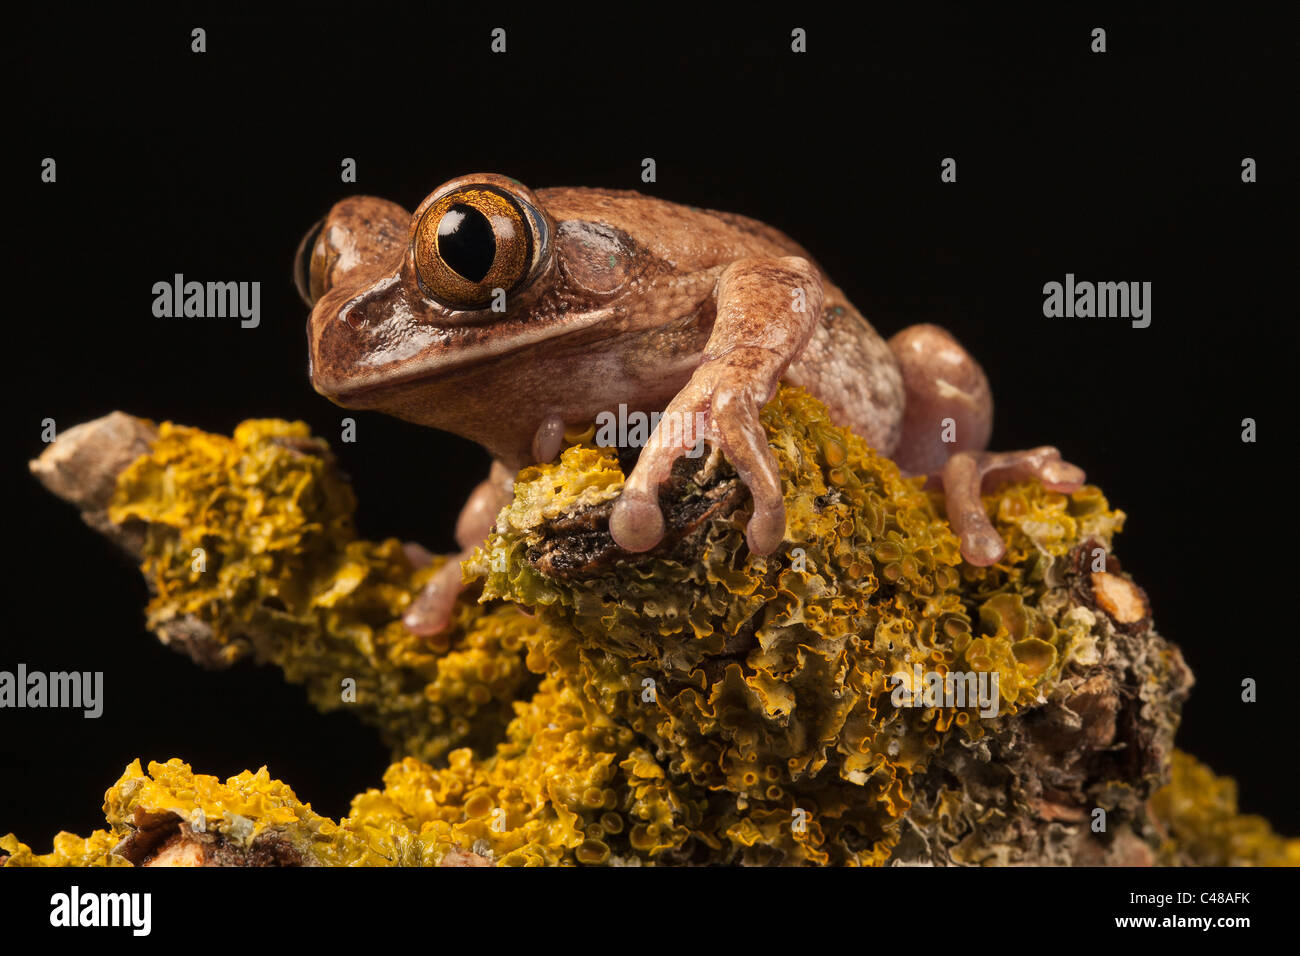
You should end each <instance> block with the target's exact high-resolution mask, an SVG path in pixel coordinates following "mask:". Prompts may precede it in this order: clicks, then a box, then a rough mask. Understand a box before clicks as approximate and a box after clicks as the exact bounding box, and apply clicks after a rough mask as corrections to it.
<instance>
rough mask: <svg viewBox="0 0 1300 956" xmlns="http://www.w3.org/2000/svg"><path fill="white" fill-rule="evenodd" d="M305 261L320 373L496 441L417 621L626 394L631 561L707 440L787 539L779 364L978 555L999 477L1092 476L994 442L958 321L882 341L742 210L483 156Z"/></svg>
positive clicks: (342, 227) (972, 559) (350, 396)
mask: <svg viewBox="0 0 1300 956" xmlns="http://www.w3.org/2000/svg"><path fill="white" fill-rule="evenodd" d="M296 261H297V265H296V268H295V277H296V283H297V287H298V290H299V292H300V293H301V295H302V298H303V300H304V302H305V303H306V304H307V306H308V308H309V309H310V314H309V316H308V319H307V333H308V335H307V337H308V341H309V348H308V353H309V365H310V377H311V383H312V386H313V387H314V388H315V390H316V391H317V392H319V393H320V394H321V395H323V396H325V397H326V398H328V399H330V400H331V401H332V402H334V403H336V404H338V405H341V406H343V407H345V408H351V409H362V410H377V411H380V412H383V413H386V414H389V415H392V416H395V417H397V418H399V419H403V420H405V421H408V422H413V423H415V424H418V425H423V426H428V427H432V428H436V429H442V430H445V431H449V432H452V433H454V434H457V435H460V436H462V437H464V438H467V439H470V440H471V441H474V442H476V443H478V444H479V445H481V446H482V447H483V448H484V449H486V451H487V452H488V453H489V454H490V455H491V458H492V464H491V467H490V469H489V474H488V476H487V477H486V478H485V479H484V480H483V481H482V483H480V484H479V485H478V486H477V487H476V488H475V489H474V490H473V492H472V493H471V495H470V496H469V499H468V500H467V501H466V503H465V505H464V507H463V508H462V509H461V511H460V514H459V517H458V518H457V521H456V529H455V537H456V543H457V546H458V547H459V548H460V549H461V551H460V552H459V554H457V555H453V556H452V559H451V560H448V561H447V562H446V563H445V564H444V565H443V566H442V567H441V568H440V569H439V570H438V571H437V572H436V573H434V574H433V575H432V576H431V578H430V580H429V582H428V585H427V586H426V587H425V588H424V590H423V591H422V592H421V593H420V594H419V595H418V596H416V597H415V598H414V599H413V600H412V601H411V603H410V606H409V607H408V608H407V609H406V612H405V614H404V618H403V620H404V622H405V624H406V626H407V628H409V629H410V631H412V632H413V633H414V634H417V635H422V636H433V635H436V634H439V633H441V632H442V631H444V630H445V629H446V628H447V627H448V626H449V622H450V620H451V617H452V612H453V609H454V605H455V602H456V600H457V598H458V595H459V594H460V592H461V589H462V587H463V585H462V583H461V575H460V562H461V560H463V559H465V558H467V557H468V556H469V555H470V554H471V553H472V552H473V550H474V549H475V548H476V547H477V546H479V545H480V544H481V543H482V542H483V541H484V539H485V538H486V536H487V535H488V534H489V532H490V531H491V529H492V527H493V525H494V524H495V522H496V519H497V516H498V513H499V512H500V511H501V509H502V508H503V507H504V506H506V505H507V504H509V502H510V501H511V499H512V495H513V480H514V476H515V475H516V474H517V473H518V471H519V470H520V469H522V468H524V467H526V466H528V465H532V464H537V463H544V462H550V461H553V460H554V459H555V458H556V457H557V456H558V455H559V453H560V452H561V450H562V448H563V447H564V444H565V436H566V434H568V433H570V432H571V430H574V429H580V428H581V426H583V425H584V424H586V423H591V422H593V421H595V420H597V418H598V417H599V416H601V415H602V414H609V413H611V411H612V410H613V409H619V408H621V409H623V410H625V411H626V412H627V413H629V414H632V413H640V414H642V415H656V414H657V415H658V418H657V422H658V424H657V425H656V427H655V428H654V430H653V431H652V432H651V433H650V434H649V437H648V439H647V440H645V441H644V442H643V443H642V444H641V447H640V448H639V453H638V455H637V458H636V461H635V463H634V464H633V465H632V467H631V469H630V472H629V473H628V474H627V476H626V480H625V482H624V485H623V488H622V491H621V493H620V495H619V497H618V499H617V500H616V501H615V502H614V504H613V507H612V510H611V511H610V513H609V522H608V530H609V534H610V536H611V537H612V539H613V541H614V543H615V544H616V545H617V546H618V548H619V549H621V551H622V552H625V553H626V555H627V559H628V560H635V559H636V557H637V556H638V555H643V554H644V553H645V552H649V551H652V550H653V549H654V548H655V547H656V546H658V545H659V544H660V543H661V541H663V539H664V534H665V529H664V518H663V513H662V510H661V508H660V504H659V499H658V494H659V489H660V487H661V486H662V485H663V483H664V482H665V481H666V480H667V479H668V478H669V476H670V473H671V471H672V469H673V467H674V464H675V463H676V462H677V461H678V460H679V459H680V458H681V457H683V456H691V455H698V454H699V453H700V451H701V449H702V448H705V447H708V448H712V449H716V450H717V451H719V452H720V453H721V454H722V455H723V456H724V457H725V459H726V460H727V462H728V463H729V464H730V466H731V467H732V468H733V469H734V471H735V473H736V475H737V476H738V477H739V479H740V480H741V482H743V484H744V486H745V488H746V489H747V490H748V500H747V504H748V505H749V507H750V511H749V514H748V516H747V518H746V519H745V537H744V541H745V546H746V547H748V549H749V550H750V551H751V552H752V553H754V554H756V555H768V554H772V553H773V552H775V551H776V550H777V549H778V548H779V547H780V546H781V544H782V541H783V540H784V537H785V506H784V501H783V498H782V484H781V478H780V473H779V470H778V467H777V462H776V458H775V456H774V454H773V452H772V450H771V448H770V446H769V444H768V440H767V437H766V433H765V431H764V429H763V426H762V423H761V420H760V412H761V410H762V408H763V406H764V405H765V404H766V403H767V402H768V401H770V400H771V399H772V397H773V396H774V394H775V392H776V389H777V387H778V386H779V385H780V383H782V382H786V383H788V384H790V385H794V386H798V387H801V388H804V389H806V390H807V391H808V392H809V393H811V394H812V395H813V396H814V397H816V398H817V399H818V400H820V401H821V402H822V403H823V404H824V405H825V406H826V408H827V410H828V413H829V415H830V418H831V420H832V421H833V422H834V423H835V424H836V425H839V426H842V427H845V428H847V429H849V430H850V431H852V432H854V433H856V434H857V435H859V436H860V437H862V438H863V439H864V440H866V442H867V443H868V444H869V445H871V446H872V447H873V448H874V449H876V450H877V451H879V452H880V453H882V454H884V455H886V456H889V457H891V458H892V459H893V460H894V461H895V462H896V463H897V465H898V466H899V468H900V469H901V470H902V473H903V474H904V475H907V476H925V479H926V481H927V482H929V484H930V486H931V487H934V488H935V489H936V490H938V491H940V492H941V493H942V501H943V503H944V506H945V511H946V516H947V520H948V522H949V524H950V526H951V528H952V530H953V532H954V533H955V534H956V536H957V538H958V539H959V540H960V549H961V555H962V558H963V559H964V560H965V561H967V562H969V563H970V564H972V565H974V566H977V567H988V566H990V565H993V564H995V563H996V562H997V561H998V560H999V559H1001V557H1002V556H1003V554H1004V553H1005V550H1006V543H1005V542H1004V541H1003V539H1002V537H1001V536H1000V535H999V534H998V533H997V531H996V530H995V528H994V527H993V525H992V523H991V522H990V520H989V517H988V515H987V514H986V513H985V509H984V507H983V504H982V501H981V494H982V493H983V492H984V491H985V490H986V489H987V488H989V487H990V486H991V485H993V484H997V483H1001V482H1005V481H1008V480H1024V479H1030V478H1036V479H1038V480H1039V481H1041V482H1042V483H1043V485H1044V486H1045V487H1046V488H1047V489H1048V490H1051V491H1056V492H1061V493H1069V492H1072V491H1076V490H1078V489H1079V488H1080V487H1082V485H1083V482H1084V473H1083V471H1082V470H1081V469H1080V468H1079V467H1078V466H1076V465H1074V464H1072V463H1070V462H1068V461H1066V460H1064V459H1063V458H1062V457H1061V454H1060V452H1059V451H1058V449H1057V448H1056V447H1054V446H1050V445H1044V446H1040V447H1036V448H1031V449H1025V450H1020V451H1006V452H990V451H988V450H987V445H988V442H989V439H990V437H991V433H992V426H993V398H992V392H991V389H990V385H989V382H988V378H987V376H986V375H985V373H984V370H983V369H982V368H981V366H980V365H979V363H978V362H977V361H976V360H975V358H974V357H972V356H971V355H970V354H969V353H968V352H967V351H966V350H965V349H964V348H963V347H962V345H961V344H960V343H959V342H958V341H957V339H956V338H955V337H954V336H953V335H951V334H950V333H949V332H947V331H946V330H944V329H943V328H941V327H940V326H938V325H934V324H930V323H923V324H917V325H911V326H908V327H906V328H903V329H902V330H901V331H899V332H897V333H896V334H894V335H893V336H892V337H890V338H888V339H886V338H884V337H883V336H881V335H880V333H878V332H877V331H876V329H875V327H874V326H873V325H872V324H871V323H870V322H869V321H868V320H867V319H866V318H865V317H864V316H863V315H862V314H861V313H860V312H859V311H858V310H857V309H856V308H855V307H854V305H853V304H852V303H851V302H850V301H849V299H848V297H847V296H846V295H845V293H844V292H843V290H841V289H840V288H839V287H838V286H837V285H835V283H834V282H832V281H831V279H830V277H829V276H828V275H827V274H826V272H825V271H824V270H823V269H822V268H821V266H820V265H819V264H818V263H817V261H816V260H815V259H814V258H813V257H812V256H811V255H810V254H809V253H808V252H807V250H805V249H804V248H803V247H802V246H800V245H799V244H797V243H796V242H794V241H793V240H792V239H790V238H789V237H788V236H786V235H785V234H784V233H782V232H781V231H779V230H778V229H776V228H774V227H772V226H769V225H766V224H764V223H762V222H760V221H758V220H756V219H751V218H748V217H745V216H742V215H739V214H735V213H728V212H721V211H716V210H710V209H702V208H697V207H694V206H688V205H680V204H677V203H674V202H671V201H669V200H666V199H660V198H657V197H653V196H649V195H645V194H643V193H639V192H636V191H632V190H619V189H607V188H587V187H561V188H549V189H538V190H536V191H533V190H531V189H529V188H528V187H526V186H525V185H523V184H522V183H521V182H519V181H518V180H516V179H514V178H511V177H509V176H505V175H501V174H496V173H474V174H470V175H466V176H460V177H457V178H454V179H451V180H449V181H447V182H445V183H443V184H442V185H441V186H439V187H438V188H437V189H435V190H433V192H431V193H429V194H428V195H427V196H426V197H425V198H424V200H423V201H422V202H421V203H420V204H419V205H418V206H417V207H416V208H415V210H414V212H408V211H407V210H406V209H405V208H404V207H403V206H401V205H400V204H398V203H395V202H392V201H390V200H386V199H381V198H378V197H374V196H365V195H354V196H349V197H347V198H344V199H342V200H341V201H339V202H337V203H336V204H335V205H334V206H333V207H332V208H331V209H330V210H329V212H328V213H327V214H326V216H325V217H324V218H323V219H322V220H321V221H320V222H318V223H317V224H316V226H314V227H313V228H312V229H310V230H309V231H308V232H307V234H306V235H305V236H304V237H303V240H302V242H301V243H300V244H299V248H298V255H297V260H296ZM668 422H673V423H684V424H682V425H681V427H676V426H675V427H667V425H666V423H668ZM692 425H693V426H694V427H692ZM418 550H420V551H421V552H422V549H418ZM422 553H423V554H424V555H426V556H427V558H429V559H431V557H432V556H431V555H428V553H427V552H422Z"/></svg>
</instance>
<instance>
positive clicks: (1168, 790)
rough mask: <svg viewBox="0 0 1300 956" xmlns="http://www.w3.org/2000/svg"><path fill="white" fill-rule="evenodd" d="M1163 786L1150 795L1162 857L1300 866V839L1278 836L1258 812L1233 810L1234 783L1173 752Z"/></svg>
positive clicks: (1218, 863)
mask: <svg viewBox="0 0 1300 956" xmlns="http://www.w3.org/2000/svg"><path fill="white" fill-rule="evenodd" d="M1171 774H1172V776H1171V779H1170V781H1169V784H1168V786H1165V787H1162V788H1161V789H1160V790H1158V791H1156V793H1155V794H1154V795H1153V796H1152V797H1151V813H1152V816H1153V818H1154V820H1155V822H1156V823H1157V824H1158V825H1160V827H1161V828H1162V829H1163V830H1164V839H1163V840H1162V841H1161V844H1160V851H1161V855H1162V862H1164V863H1182V864H1187V865H1191V866H1300V840H1288V839H1285V838H1283V837H1280V836H1278V835H1277V834H1276V833H1275V832H1273V828H1272V827H1271V826H1269V824H1268V821H1267V820H1265V819H1264V818H1263V817H1260V816H1255V815H1254V814H1243V813H1241V812H1240V811H1239V810H1238V809H1237V784H1236V781H1234V780H1233V779H1232V778H1230V777H1219V776H1216V775H1215V773H1214V771H1212V770H1211V769H1210V768H1209V767H1207V766H1205V764H1203V763H1201V762H1200V761H1198V760H1197V759H1196V758H1195V757H1193V756H1191V755H1190V754H1185V753H1183V752H1182V751H1175V752H1174V756H1173V761H1172V767H1171Z"/></svg>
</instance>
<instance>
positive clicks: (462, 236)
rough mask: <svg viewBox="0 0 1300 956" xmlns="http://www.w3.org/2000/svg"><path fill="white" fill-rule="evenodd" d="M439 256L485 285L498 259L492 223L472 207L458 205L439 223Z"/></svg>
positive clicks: (458, 271) (445, 214) (471, 280)
mask: <svg viewBox="0 0 1300 956" xmlns="http://www.w3.org/2000/svg"><path fill="white" fill-rule="evenodd" d="M438 255H440V256H442V261H443V262H445V263H447V265H448V266H449V267H450V268H451V269H453V270H454V271H455V272H456V273H458V274H459V275H462V276H464V277H465V278H466V279H468V280H469V281H470V282H482V281H483V277H484V276H485V275H487V274H488V270H489V269H491V268H492V262H493V260H495V259H496V257H497V239H496V235H495V234H494V233H493V232H492V224H491V223H490V222H488V221H487V216H485V215H483V214H482V213H481V212H479V211H478V210H477V209H475V208H474V207H473V206H467V205H466V204H465V203H460V202H458V203H456V204H455V205H454V206H452V207H451V208H450V209H448V210H447V211H446V212H445V213H443V215H442V221H441V222H439V223H438Z"/></svg>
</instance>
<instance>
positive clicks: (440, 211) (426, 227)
mask: <svg viewBox="0 0 1300 956" xmlns="http://www.w3.org/2000/svg"><path fill="white" fill-rule="evenodd" d="M545 229H546V226H545V220H544V219H543V218H542V216H541V215H539V214H538V212H537V210H535V209H533V208H532V207H531V206H529V205H528V204H527V203H526V202H524V201H523V200H522V199H520V198H519V197H517V196H511V195H509V194H507V193H506V192H504V191H502V190H500V189H498V188H496V187H495V186H487V185H482V186H462V187H460V188H459V189H454V190H452V191H451V192H449V193H448V194H447V195H445V196H442V197H441V198H439V199H438V200H436V201H435V202H434V203H433V204H432V205H431V206H430V207H429V208H428V209H427V210H425V213H424V215H423V216H422V217H420V222H419V224H418V225H417V226H416V227H415V236H414V238H413V239H412V247H411V251H412V253H413V255H414V258H415V274H416V277H417V279H418V280H419V283H420V289H421V290H422V291H423V292H424V294H425V295H427V296H429V297H430V298H431V299H435V300H437V301H438V302H441V303H442V304H444V305H446V306H448V307H449V308H452V309H463V310H472V309H482V308H484V307H485V306H487V305H488V304H490V303H491V302H492V300H493V297H494V295H495V293H496V290H497V289H501V290H503V291H504V292H505V293H506V294H507V295H508V294H509V293H511V292H513V291H515V290H516V289H519V288H521V287H522V286H523V285H525V284H526V283H527V282H528V280H529V279H530V278H532V276H533V273H534V271H535V270H536V267H537V265H538V262H539V259H540V256H541V251H542V249H543V247H544V246H545Z"/></svg>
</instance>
